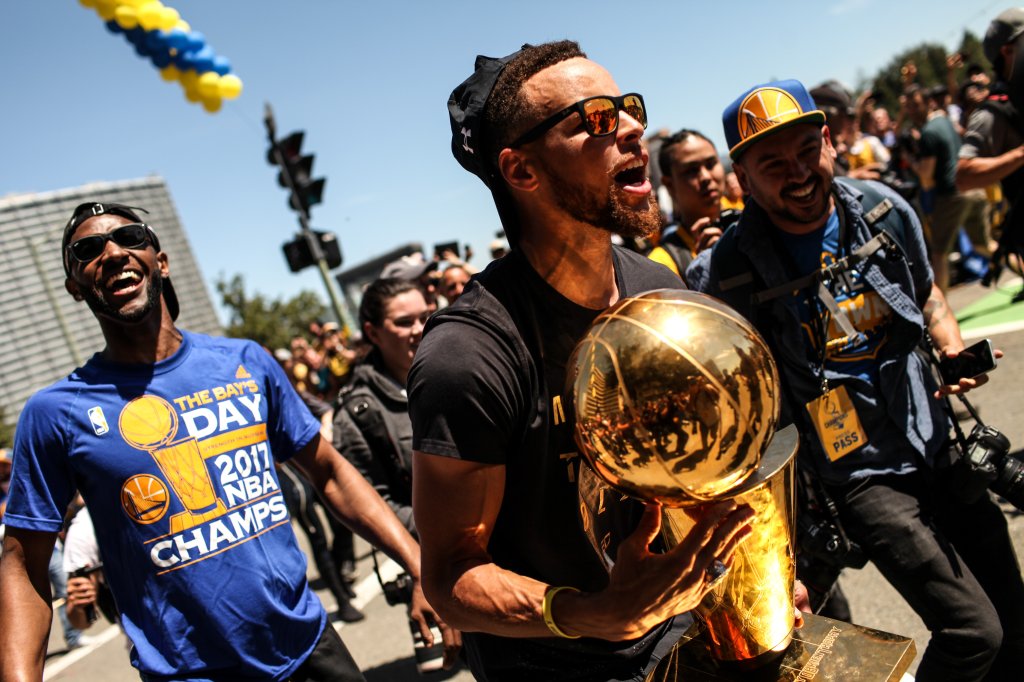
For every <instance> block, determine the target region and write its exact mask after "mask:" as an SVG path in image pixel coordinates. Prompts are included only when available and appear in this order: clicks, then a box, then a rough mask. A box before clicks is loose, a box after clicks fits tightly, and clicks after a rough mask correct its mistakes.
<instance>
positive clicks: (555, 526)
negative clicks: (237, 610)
mask: <svg viewBox="0 0 1024 682" xmlns="http://www.w3.org/2000/svg"><path fill="white" fill-rule="evenodd" d="M613 258H614V264H615V277H616V284H617V286H618V290H619V295H620V297H626V296H632V295H636V294H638V293H641V292H644V291H649V290H651V289H660V288H675V289H679V288H681V287H682V284H681V282H680V280H679V278H677V277H676V276H675V275H674V274H673V273H672V272H671V271H670V270H669V269H667V268H665V267H663V266H661V265H659V264H658V263H654V262H653V261H650V260H648V259H646V258H643V257H641V256H639V255H637V254H635V253H632V252H630V251H627V250H625V249H619V248H615V249H614V251H613ZM600 312H601V311H600V310H593V309H589V308H584V307H582V306H579V305H577V304H575V303H573V302H572V301H570V300H568V299H567V298H565V297H564V296H562V295H561V294H560V293H559V292H558V291H556V290H555V289H554V288H552V287H551V286H550V285H549V284H548V283H547V282H546V281H545V280H544V279H543V278H542V277H541V276H540V275H538V274H537V273H536V272H535V271H534V270H533V268H532V267H531V266H530V265H529V263H528V261H527V260H526V258H525V257H524V256H523V255H522V254H521V253H520V252H518V251H513V252H512V253H510V254H509V255H508V256H506V257H505V258H502V259H501V260H498V261H495V262H494V263H492V264H491V265H490V266H489V267H488V268H487V269H486V270H485V271H484V272H483V273H481V274H480V275H478V276H477V277H476V278H475V280H474V283H473V284H471V285H470V286H469V287H467V289H466V291H465V292H464V293H463V295H462V296H461V297H460V298H459V300H458V302H457V303H456V304H455V305H453V306H451V307H450V308H447V309H445V310H443V311H441V312H440V313H438V314H437V315H435V316H434V317H433V318H431V321H430V322H429V323H428V326H427V331H426V333H425V335H424V339H423V342H422V344H421V346H420V348H419V350H418V351H417V354H416V359H415V361H414V363H413V367H412V370H411V372H410V375H409V396H410V399H409V403H410V413H411V416H412V422H413V447H414V448H415V449H416V450H419V451H421V452H424V453H427V454H433V455H441V456H445V457H454V458H458V459H463V460H468V461H474V462H484V463H489V464H503V465H504V466H505V468H506V469H505V491H504V498H503V500H502V505H501V510H500V512H499V513H498V518H497V520H496V522H495V528H494V532H493V534H492V535H491V539H490V543H489V545H488V551H489V552H490V554H491V557H492V559H493V560H494V562H495V563H496V564H497V565H499V566H501V567H502V568H506V569H508V570H511V571H514V572H516V573H519V574H522V575H526V576H529V577H532V578H535V579H537V580H541V581H544V582H547V583H549V584H553V585H571V586H573V587H577V588H579V589H581V590H585V591H596V590H600V589H601V588H603V587H604V586H605V585H606V584H607V578H608V576H607V571H606V569H605V567H604V565H603V563H602V562H601V560H600V559H599V557H598V556H597V554H596V553H595V552H594V550H593V549H592V547H591V545H590V543H589V541H588V540H587V537H586V535H585V534H584V532H583V530H582V527H581V524H580V517H579V501H578V496H577V490H576V476H577V472H578V469H579V465H580V462H579V460H580V456H579V453H578V451H577V448H576V444H575V441H574V438H573V422H574V415H573V411H572V399H571V396H570V395H568V394H567V393H566V391H565V374H566V363H567V362H568V359H569V356H570V355H571V354H572V351H573V349H574V348H575V346H576V343H577V341H578V340H579V339H580V338H582V337H583V335H584V334H585V333H586V330H587V329H588V327H589V326H590V324H591V323H592V322H593V321H594V319H595V318H596V317H597V315H598V314H600ZM640 512H641V507H640V505H639V504H638V503H637V504H632V505H622V507H621V509H620V514H621V515H622V518H620V519H616V520H612V521H610V522H609V523H610V525H612V526H616V527H619V528H622V529H623V530H622V532H623V533H625V532H628V531H630V530H631V529H633V528H635V526H636V522H637V521H638V520H639V515H640ZM659 634H660V630H659V631H657V632H652V633H649V634H648V635H647V636H646V637H644V638H642V639H641V640H637V641H633V642H605V641H601V640H593V639H582V640H557V639H553V638H545V639H537V640H515V639H507V638H499V637H493V636H490V635H480V634H468V635H467V638H466V639H467V649H468V651H469V654H470V658H471V662H472V660H473V658H474V656H475V655H476V654H479V655H480V656H482V658H483V659H484V669H485V670H486V672H487V679H506V677H504V676H503V673H502V671H505V672H506V673H507V674H508V678H507V679H526V678H524V677H522V675H523V674H524V673H526V672H529V673H530V679H541V676H542V672H541V671H542V670H556V669H560V670H561V671H562V672H561V673H560V674H559V675H558V676H557V679H602V677H601V674H602V672H603V671H605V670H609V669H612V668H615V667H616V666H620V665H623V664H624V663H627V664H628V663H629V662H630V661H631V660H632V659H634V658H636V657H638V656H640V655H641V654H643V653H645V652H647V651H648V649H649V648H650V646H651V645H652V644H653V643H654V641H656V640H657V637H658V635H659ZM534 664H536V665H537V667H536V668H533V667H532V666H533V665H534ZM504 666H508V667H507V668H505V667H504ZM609 666H611V668H609ZM588 669H589V670H590V674H589V676H588V673H587V670H588ZM569 671H574V672H576V673H578V675H579V676H578V677H571V678H570V677H566V675H567V674H568V673H569ZM474 672H475V673H477V674H479V672H478V671H477V669H476V668H474ZM513 673H515V674H518V675H520V677H518V678H516V677H514V674H513ZM606 678H607V677H604V678H603V679H606Z"/></svg>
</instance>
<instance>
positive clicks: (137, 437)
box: [118, 395, 227, 533]
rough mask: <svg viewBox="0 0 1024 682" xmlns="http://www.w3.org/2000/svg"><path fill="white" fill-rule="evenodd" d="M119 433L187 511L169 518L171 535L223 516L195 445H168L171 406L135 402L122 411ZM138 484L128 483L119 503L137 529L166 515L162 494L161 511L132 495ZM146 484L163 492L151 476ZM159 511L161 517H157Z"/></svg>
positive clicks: (152, 399)
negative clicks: (148, 459)
mask: <svg viewBox="0 0 1024 682" xmlns="http://www.w3.org/2000/svg"><path fill="white" fill-rule="evenodd" d="M118 429H119V430H120V432H121V437H122V438H124V440H125V442H126V443H128V444H129V445H131V446H132V447H133V448H136V449H138V450H142V451H144V452H148V453H149V454H150V455H151V456H152V457H153V459H154V460H156V463H157V465H158V466H159V467H160V471H161V472H162V473H163V475H164V477H165V478H166V479H167V482H168V483H169V484H170V486H171V488H173V489H174V492H175V493H177V495H178V499H179V500H181V503H182V505H183V506H184V507H185V511H183V512H179V513H178V514H175V515H174V516H172V517H171V519H170V532H171V533H179V532H181V531H183V530H187V529H189V528H193V527H194V526H197V525H199V524H201V523H205V522H206V521H209V520H210V519H214V518H217V517H218V516H223V515H224V514H225V513H227V509H226V507H225V506H224V502H223V500H221V499H220V498H219V497H217V492H216V491H215V490H214V487H213V481H212V480H211V479H210V472H209V471H208V470H207V468H206V462H205V461H203V455H202V452H201V451H200V450H199V444H198V443H197V442H196V439H195V438H182V439H180V440H178V441H177V442H173V443H172V442H171V441H172V440H173V439H174V435H175V434H176V433H177V432H178V413H177V412H175V411H174V408H173V407H171V404H170V403H168V402H167V401H166V400H164V399H163V398H160V397H158V396H155V395H143V396H139V397H138V398H135V399H133V400H132V401H131V402H129V403H128V404H127V405H125V406H124V409H122V410H121V416H120V418H119V419H118ZM137 478H138V477H133V478H132V479H130V482H132V483H133V485H128V484H126V485H125V487H124V490H123V492H122V503H123V505H124V507H125V510H126V511H129V513H130V514H131V515H132V518H134V519H135V520H136V521H138V522H139V523H153V522H154V521H157V520H159V519H160V518H161V517H162V516H163V512H166V509H167V495H166V490H163V491H162V493H163V494H162V496H161V497H160V498H159V501H160V503H161V506H159V507H155V506H154V501H153V499H154V498H153V496H152V494H150V495H146V496H140V495H138V494H133V493H136V489H137V488H138V485H137V481H135V479H137ZM147 479H152V480H153V481H155V482H156V485H158V486H160V487H161V488H162V485H160V482H159V480H158V479H155V478H154V477H152V476H147ZM150 487H152V486H150ZM157 510H162V511H160V512H159V514H158V513H157Z"/></svg>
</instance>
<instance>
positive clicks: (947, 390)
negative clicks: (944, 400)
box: [924, 284, 1003, 398]
mask: <svg viewBox="0 0 1024 682" xmlns="http://www.w3.org/2000/svg"><path fill="white" fill-rule="evenodd" d="M924 320H925V324H926V325H927V326H928V334H929V335H930V336H931V337H932V342H933V343H934V344H935V349H936V350H937V351H938V353H939V358H955V357H956V356H957V355H959V354H960V351H962V350H963V349H964V340H963V338H962V337H961V336H960V323H959V322H957V321H956V317H955V316H954V315H953V310H952V309H951V308H950V307H949V302H948V301H947V300H946V297H945V296H944V295H943V294H942V291H941V290H940V289H939V288H938V287H937V286H935V285H934V284H933V285H932V291H931V293H930V294H929V295H928V301H927V302H926V303H925V305H924ZM995 356H996V357H997V358H1001V357H1003V351H1001V350H996V351H995ZM987 381H988V375H985V374H982V375H980V376H977V377H973V378H966V379H961V380H960V381H959V383H958V384H956V385H951V384H948V385H945V386H940V387H939V390H938V391H936V393H935V397H936V398H941V397H942V396H943V395H953V394H956V393H966V392H967V391H970V390H971V389H974V388H977V387H978V386H981V385H983V384H985V383H986V382H987Z"/></svg>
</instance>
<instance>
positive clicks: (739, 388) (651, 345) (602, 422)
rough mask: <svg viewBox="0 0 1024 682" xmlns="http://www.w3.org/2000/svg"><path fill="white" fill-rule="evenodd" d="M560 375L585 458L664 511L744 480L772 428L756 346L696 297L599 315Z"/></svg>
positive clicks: (743, 329) (754, 338)
mask: <svg viewBox="0 0 1024 682" xmlns="http://www.w3.org/2000/svg"><path fill="white" fill-rule="evenodd" d="M568 377H569V382H570V391H571V393H572V395H573V397H574V400H575V409H576V440H577V443H578V444H579V447H580V450H581V452H582V454H583V456H584V457H585V458H586V460H587V462H588V463H589V464H590V465H591V466H592V467H593V468H594V470H595V471H596V472H597V473H598V474H599V475H600V476H601V477H602V478H603V479H604V480H606V481H607V482H608V483H609V484H611V485H613V486H614V487H616V488H617V489H619V490H621V491H622V492H625V493H628V494H630V495H633V496H635V497H640V498H643V499H647V500H657V501H659V502H662V503H664V504H666V505H669V506H682V505H686V504H696V503H700V502H703V501H708V500H713V499H719V498H721V497H723V496H726V495H727V493H729V491H730V490H732V489H734V488H736V487H737V486H738V485H740V484H741V483H743V481H744V480H745V479H746V478H747V477H748V476H750V475H751V474H752V473H753V472H754V471H755V470H756V469H757V467H758V463H759V461H760V456H761V453H762V451H763V450H764V448H765V446H766V444H767V442H768V440H769V439H770V438H771V435H772V433H773V432H774V430H775V424H776V423H777V421H778V414H779V394H778V372H777V370H776V368H775V363H774V361H773V360H772V358H771V354H770V353H769V352H768V349H767V347H766V346H765V344H764V341H763V340H762V339H761V337H760V336H759V335H758V334H757V333H756V332H755V331H754V330H753V328H752V327H751V326H750V325H749V323H747V322H746V321H745V320H744V319H743V318H741V317H740V316H739V315H737V314H736V313H735V312H734V311H733V310H732V309H731V308H728V307H726V306H725V305H723V304H722V303H720V302H718V301H717V300H715V299H713V298H711V297H709V296H705V295H703V294H698V293H695V292H689V291H675V290H669V289H663V290H658V291H653V292H648V293H646V294H643V295H641V296H637V297H633V298H628V299H624V300H622V301H620V302H619V303H618V304H616V305H615V306H613V307H611V308H609V309H608V310H607V311H606V312H604V313H602V314H601V315H600V316H599V317H598V318H597V320H595V322H594V324H593V325H592V326H591V328H590V330H589V332H588V334H587V335H586V337H585V338H584V339H583V340H582V341H580V343H579V344H578V345H577V347H576V351H575V352H574V354H573V357H572V359H571V360H570V363H569V368H568Z"/></svg>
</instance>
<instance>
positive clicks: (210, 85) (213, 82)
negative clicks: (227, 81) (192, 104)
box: [197, 71, 220, 99]
mask: <svg viewBox="0 0 1024 682" xmlns="http://www.w3.org/2000/svg"><path fill="white" fill-rule="evenodd" d="M219 85H220V76H219V75H217V72H216V71H207V72H206V73H204V74H203V75H201V76H199V80H198V81H197V86H198V89H199V94H200V95H201V96H202V98H203V99H213V98H214V97H217V98H219V97H220V87H219Z"/></svg>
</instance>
